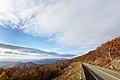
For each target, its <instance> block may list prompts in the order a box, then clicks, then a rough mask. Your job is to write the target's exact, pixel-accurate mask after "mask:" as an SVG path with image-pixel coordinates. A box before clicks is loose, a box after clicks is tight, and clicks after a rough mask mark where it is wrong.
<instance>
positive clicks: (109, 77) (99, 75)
mask: <svg viewBox="0 0 120 80" xmlns="http://www.w3.org/2000/svg"><path fill="white" fill-rule="evenodd" d="M83 65H84V66H85V67H86V69H88V71H89V72H90V73H91V74H92V75H93V76H94V77H95V79H94V80H120V73H117V72H114V71H111V70H108V69H105V68H101V67H98V66H94V65H90V64H85V63H84V64H83Z"/></svg>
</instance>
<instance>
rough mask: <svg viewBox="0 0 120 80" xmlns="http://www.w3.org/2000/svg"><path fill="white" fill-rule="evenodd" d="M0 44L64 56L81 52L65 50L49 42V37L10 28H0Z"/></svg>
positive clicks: (70, 49)
mask: <svg viewBox="0 0 120 80" xmlns="http://www.w3.org/2000/svg"><path fill="white" fill-rule="evenodd" d="M0 42H1V43H6V44H12V45H18V46H24V47H30V48H35V49H40V50H44V51H48V52H58V53H62V54H63V53H67V54H74V53H76V54H79V52H80V51H79V50H76V49H72V48H63V47H61V46H60V45H58V44H56V43H54V42H53V41H49V39H48V38H47V37H40V36H32V35H30V34H26V33H24V32H23V31H22V30H19V29H11V28H9V27H8V28H4V27H3V26H0ZM76 54H75V55H76Z"/></svg>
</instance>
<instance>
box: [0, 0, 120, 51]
mask: <svg viewBox="0 0 120 80" xmlns="http://www.w3.org/2000/svg"><path fill="white" fill-rule="evenodd" d="M12 1H13V2H12ZM119 3H120V1H119V0H106V1H105V0H57V1H56V0H20V1H17V0H11V1H10V0H1V1H0V9H1V10H0V21H1V22H3V23H4V24H12V26H13V25H14V27H18V26H19V29H22V30H23V31H24V32H26V33H29V34H32V35H37V36H47V37H49V38H50V40H53V41H55V42H56V43H58V44H60V45H62V46H64V47H74V48H78V49H81V48H93V47H96V46H98V45H99V44H101V43H103V42H105V41H107V40H108V39H111V38H113V37H117V36H119V34H120V27H119V26H120V23H119V21H120V16H119V14H120V5H119ZM11 12H12V13H11ZM7 20H10V21H11V22H6V21H7ZM16 25H17V26H16ZM51 36H52V37H51Z"/></svg>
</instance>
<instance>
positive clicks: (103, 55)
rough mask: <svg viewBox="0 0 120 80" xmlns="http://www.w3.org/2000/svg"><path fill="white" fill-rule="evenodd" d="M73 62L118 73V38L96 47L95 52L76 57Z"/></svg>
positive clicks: (119, 52)
mask: <svg viewBox="0 0 120 80" xmlns="http://www.w3.org/2000/svg"><path fill="white" fill-rule="evenodd" d="M73 60H74V61H81V62H85V63H90V64H94V65H99V66H102V67H106V68H111V69H114V70H117V71H120V37H118V38H115V39H113V40H111V41H108V42H106V43H104V44H102V45H101V46H99V47H97V48H96V50H93V51H90V52H88V53H87V54H84V55H82V56H79V57H76V58H74V59H73Z"/></svg>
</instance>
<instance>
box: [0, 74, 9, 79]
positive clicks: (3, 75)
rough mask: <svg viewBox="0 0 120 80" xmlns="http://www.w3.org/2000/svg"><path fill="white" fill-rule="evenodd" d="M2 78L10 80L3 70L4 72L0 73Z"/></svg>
mask: <svg viewBox="0 0 120 80" xmlns="http://www.w3.org/2000/svg"><path fill="white" fill-rule="evenodd" d="M0 80H8V76H7V75H6V73H5V72H2V74H1V75H0Z"/></svg>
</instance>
